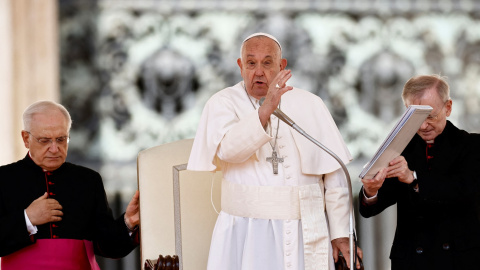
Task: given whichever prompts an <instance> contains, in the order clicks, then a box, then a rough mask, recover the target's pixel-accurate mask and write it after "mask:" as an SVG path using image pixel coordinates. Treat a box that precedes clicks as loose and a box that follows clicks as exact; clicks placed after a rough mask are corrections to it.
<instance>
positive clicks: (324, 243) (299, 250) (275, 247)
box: [188, 33, 361, 270]
mask: <svg viewBox="0 0 480 270" xmlns="http://www.w3.org/2000/svg"><path fill="white" fill-rule="evenodd" d="M240 52H241V58H239V59H238V60H237V64H238V66H239V67H240V70H241V75H242V78H243V81H242V82H239V83H238V84H236V85H234V86H232V87H228V88H225V89H223V90H221V91H219V92H218V93H216V94H215V95H213V96H212V97H211V98H210V99H209V101H208V102H207V104H206V105H205V108H204V111H203V113H202V117H201V120H200V123H199V127H198V130H197V134H196V137H195V140H194V144H193V148H192V152H191V154H190V159H189V162H188V169H189V170H196V171H216V170H221V171H222V173H223V177H224V179H223V181H222V198H221V204H222V211H221V212H220V214H219V216H218V219H217V223H216V225H215V229H214V231H213V236H212V241H211V246H210V253H209V259H208V269H209V270H226V269H228V270H279V269H312V270H313V269H325V270H326V269H334V261H336V260H337V256H338V254H339V251H341V252H342V253H343V254H344V256H345V257H347V258H348V257H349V256H350V255H349V240H348V229H349V224H348V223H349V206H348V203H349V202H348V188H347V184H346V179H345V174H344V172H343V170H342V169H341V166H340V165H339V164H338V162H337V161H336V160H335V159H333V158H332V157H330V156H329V155H328V154H327V153H326V152H324V151H323V150H322V149H320V148H317V147H316V146H315V145H314V144H312V143H311V142H310V141H308V139H306V138H305V137H303V136H302V135H300V134H298V133H297V132H296V131H294V130H293V129H292V128H291V127H290V126H288V125H287V124H285V123H283V122H281V121H280V120H279V119H278V118H277V117H275V116H274V115H273V114H272V113H273V112H274V110H275V109H277V108H281V110H282V111H284V112H285V113H286V114H287V115H289V117H290V118H292V119H293V120H294V121H295V122H296V123H297V124H298V125H299V126H300V127H302V128H303V129H304V130H305V131H306V132H307V133H308V134H309V135H311V136H312V137H314V138H315V139H316V140H318V141H319V142H321V143H322V144H323V145H325V146H326V147H328V148H329V149H330V150H332V151H333V152H335V153H336V154H337V155H338V156H339V157H340V159H341V160H342V161H343V162H344V163H348V162H350V161H351V159H352V157H351V155H350V153H349V151H348V149H347V147H346V146H345V143H344V141H343V139H342V137H341V135H340V133H339V131H338V129H337V127H336V125H335V123H334V121H333V119H332V117H331V115H330V113H329V112H328V110H327V108H326V107H325V105H324V103H323V101H322V100H321V99H320V98H319V97H318V96H316V95H314V94H312V93H310V92H307V91H305V90H301V89H297V88H294V87H292V86H287V81H288V80H289V79H290V78H291V77H292V74H291V71H290V70H286V69H285V68H286V66H287V60H286V59H282V57H281V45H280V43H279V42H278V40H277V39H276V38H275V37H273V36H271V35H269V34H266V33H255V34H253V35H251V36H249V37H247V38H246V39H245V40H244V41H243V43H242V47H241V49H240ZM262 98H265V99H264V101H263V103H262V102H260V100H261V99H262ZM358 255H359V256H360V257H361V251H359V252H358ZM347 263H349V261H348V260H347ZM359 267H360V264H357V268H359Z"/></svg>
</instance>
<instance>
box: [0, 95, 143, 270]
mask: <svg viewBox="0 0 480 270" xmlns="http://www.w3.org/2000/svg"><path fill="white" fill-rule="evenodd" d="M23 121H24V130H22V133H21V134H22V138H23V142H24V144H25V147H26V148H27V149H29V151H28V153H27V154H26V156H25V158H24V159H22V160H19V161H17V162H15V163H12V164H8V165H5V166H1V167H0V256H1V257H2V260H1V262H2V266H1V269H2V270H10V269H15V270H19V269H20V270H21V269H62V270H65V269H99V268H98V265H97V263H96V261H95V256H94V253H95V254H97V255H101V256H105V257H110V258H120V257H123V256H125V255H127V254H128V253H130V252H131V251H132V250H133V249H134V248H135V247H136V246H138V237H137V235H138V232H137V228H138V224H139V193H138V191H137V192H136V193H135V195H134V197H133V198H132V200H131V201H130V203H129V204H128V206H127V209H126V212H125V214H123V215H122V216H121V217H119V218H118V219H116V220H115V219H114V218H113V215H112V212H111V209H110V208H109V206H108V202H107V198H106V195H105V190H104V187H103V183H102V179H101V176H100V175H99V174H98V173H97V172H95V171H93V170H91V169H88V168H85V167H82V166H78V165H74V164H71V163H68V162H65V159H66V157H67V149H68V142H69V131H70V127H71V118H70V115H69V113H68V111H67V110H66V109H65V108H64V107H63V106H62V105H60V104H57V103H54V102H50V101H39V102H36V103H34V104H32V105H30V106H29V107H28V108H27V109H26V110H25V112H24V114H23Z"/></svg>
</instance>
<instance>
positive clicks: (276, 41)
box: [240, 32, 282, 58]
mask: <svg viewBox="0 0 480 270" xmlns="http://www.w3.org/2000/svg"><path fill="white" fill-rule="evenodd" d="M254 37H267V38H269V39H271V40H273V41H275V43H277V45H278V47H279V48H280V58H282V45H280V42H279V41H278V40H277V39H276V38H275V37H274V36H272V35H270V34H267V33H262V32H258V33H254V34H251V35H250V36H248V37H246V38H245V39H244V40H243V42H242V46H241V47H240V58H242V52H243V47H244V45H245V42H247V41H248V40H249V39H251V38H254Z"/></svg>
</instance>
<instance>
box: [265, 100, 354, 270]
mask: <svg viewBox="0 0 480 270" xmlns="http://www.w3.org/2000/svg"><path fill="white" fill-rule="evenodd" d="M273 114H274V115H275V116H277V117H278V118H279V119H280V120H282V121H283V122H285V123H286V124H287V125H289V126H291V127H292V128H293V129H295V130H296V131H297V132H298V133H300V134H302V135H303V136H305V137H306V138H307V139H309V140H310V141H311V142H313V143H314V144H315V145H317V146H318V147H320V148H322V149H323V150H324V151H325V152H327V153H328V154H329V155H330V156H332V157H333V158H334V159H335V160H337V162H338V163H339V164H340V166H342V169H343V172H344V173H345V176H346V178H347V186H348V199H349V221H350V227H349V244H350V269H351V270H353V269H355V266H354V264H353V262H354V256H356V255H357V254H355V250H354V236H353V233H354V228H353V224H354V223H353V195H352V182H351V181H350V174H349V173H348V170H347V167H346V166H345V163H343V161H342V160H341V159H340V158H339V157H338V156H337V155H336V154H335V153H333V152H332V151H331V150H330V149H328V148H327V147H325V146H324V145H323V144H321V143H320V142H318V141H317V140H315V139H314V138H312V137H311V136H310V135H308V134H307V133H306V132H305V131H304V130H303V129H301V128H300V127H299V126H298V125H297V124H295V122H293V121H292V119H290V118H289V117H288V116H287V115H286V114H284V113H283V112H282V111H281V110H279V109H276V110H275V111H274V112H273Z"/></svg>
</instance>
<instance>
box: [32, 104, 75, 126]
mask: <svg viewBox="0 0 480 270" xmlns="http://www.w3.org/2000/svg"><path fill="white" fill-rule="evenodd" d="M53 110H57V111H60V112H61V113H62V114H63V115H64V116H65V119H66V120H67V126H68V129H67V131H68V132H70V128H71V127H72V118H71V117H70V113H68V111H67V109H65V107H64V106H63V105H62V104H59V103H56V102H53V101H48V100H41V101H37V102H35V103H33V104H31V105H30V106H28V107H27V109H25V111H24V112H23V129H24V130H26V131H30V129H31V127H32V120H33V116H34V115H35V114H38V113H44V112H47V111H53Z"/></svg>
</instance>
